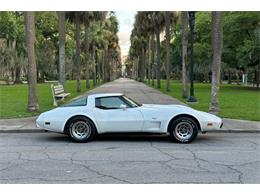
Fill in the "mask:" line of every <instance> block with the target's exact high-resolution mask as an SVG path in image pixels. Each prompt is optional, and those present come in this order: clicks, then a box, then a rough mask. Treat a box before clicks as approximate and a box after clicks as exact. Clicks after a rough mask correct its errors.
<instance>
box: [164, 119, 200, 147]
mask: <svg viewBox="0 0 260 195" xmlns="http://www.w3.org/2000/svg"><path fill="white" fill-rule="evenodd" d="M198 129H199V128H198V125H197V123H196V122H195V121H194V119H192V118H191V117H179V118H177V119H174V121H172V122H171V124H170V125H169V133H170V138H171V141H174V142H179V143H190V142H192V141H193V140H194V139H195V138H196V137H197V135H198Z"/></svg>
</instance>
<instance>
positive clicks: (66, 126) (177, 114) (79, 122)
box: [36, 93, 223, 143]
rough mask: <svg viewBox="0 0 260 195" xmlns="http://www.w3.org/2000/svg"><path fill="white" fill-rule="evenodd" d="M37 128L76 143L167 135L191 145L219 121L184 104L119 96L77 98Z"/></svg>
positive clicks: (46, 115) (40, 120) (46, 116)
mask: <svg viewBox="0 0 260 195" xmlns="http://www.w3.org/2000/svg"><path fill="white" fill-rule="evenodd" d="M36 124H37V126H38V127H40V128H42V129H46V130H49V131H53V132H57V133H64V134H68V135H69V136H70V137H71V138H72V139H73V140H74V141H76V142H88V141H91V140H92V139H93V138H94V137H95V135H97V134H103V133H115V132H118V133H119V132H120V133H121V132H127V133H131V132H132V133H135V132H144V133H161V134H170V138H171V140H172V141H176V142H180V143H189V142H192V141H193V140H194V139H195V138H196V137H197V134H198V132H199V131H201V132H202V133H205V132H207V131H212V130H218V129H220V128H221V127H222V124H223V123H222V120H221V118H219V117H217V116H215V115H212V114H209V113H206V112H202V111H197V110H194V109H192V108H190V107H187V106H183V105H157V104H143V105H141V104H138V103H136V102H135V101H133V100H132V99H130V98H128V97H126V96H125V95H123V94H121V93H102V94H92V95H88V96H83V97H80V98H78V99H76V100H74V101H71V102H69V103H68V104H65V105H64V106H61V107H58V108H55V109H53V110H50V111H47V112H44V113H42V114H41V115H40V116H39V117H38V118H37V120H36Z"/></svg>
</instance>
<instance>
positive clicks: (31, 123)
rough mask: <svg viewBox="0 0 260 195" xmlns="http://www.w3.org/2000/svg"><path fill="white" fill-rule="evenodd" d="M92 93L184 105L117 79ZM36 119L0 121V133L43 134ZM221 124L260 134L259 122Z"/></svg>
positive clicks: (227, 129)
mask: <svg viewBox="0 0 260 195" xmlns="http://www.w3.org/2000/svg"><path fill="white" fill-rule="evenodd" d="M93 93H124V94H125V95H127V96H129V97H130V98H132V99H134V100H136V101H137V102H139V103H141V104H181V105H185V104H184V103H183V102H180V101H179V100H177V99H175V98H172V97H170V96H169V95H166V94H163V93H161V92H160V91H158V90H156V89H153V88H151V87H149V86H147V85H145V84H144V83H140V82H136V81H134V80H131V79H117V80H115V81H112V82H109V83H106V84H104V85H101V86H99V87H97V88H95V89H93V90H90V91H88V92H87V93H86V95H87V94H93ZM36 118H37V117H30V118H21V119H0V132H44V130H42V129H39V128H37V127H36V126H35V120H36ZM223 122H224V125H223V127H222V130H221V132H260V122H256V121H246V120H235V119H223ZM218 132H220V131H218Z"/></svg>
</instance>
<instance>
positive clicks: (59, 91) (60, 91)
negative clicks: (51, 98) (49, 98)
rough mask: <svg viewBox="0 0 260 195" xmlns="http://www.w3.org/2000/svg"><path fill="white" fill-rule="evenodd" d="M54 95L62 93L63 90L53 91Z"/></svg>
mask: <svg viewBox="0 0 260 195" xmlns="http://www.w3.org/2000/svg"><path fill="white" fill-rule="evenodd" d="M54 93H55V94H59V93H64V89H58V90H54Z"/></svg>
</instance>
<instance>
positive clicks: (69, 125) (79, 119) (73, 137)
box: [68, 117, 96, 143]
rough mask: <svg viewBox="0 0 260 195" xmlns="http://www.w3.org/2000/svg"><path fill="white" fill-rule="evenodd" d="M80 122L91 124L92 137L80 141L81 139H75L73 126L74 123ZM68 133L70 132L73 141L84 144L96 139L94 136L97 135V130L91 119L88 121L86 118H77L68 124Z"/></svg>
mask: <svg viewBox="0 0 260 195" xmlns="http://www.w3.org/2000/svg"><path fill="white" fill-rule="evenodd" d="M78 121H84V122H85V123H87V124H89V125H90V127H91V128H90V135H89V136H87V137H85V138H83V139H79V138H77V137H75V136H74V135H73V133H72V126H73V124H74V123H76V122H78ZM68 132H69V136H70V137H71V138H72V139H73V141H75V142H80V143H82V142H89V141H91V140H92V139H93V138H94V136H95V134H96V128H95V125H94V124H93V122H92V121H91V120H90V119H88V118H86V117H75V118H73V119H71V121H70V122H69V124H68Z"/></svg>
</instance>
